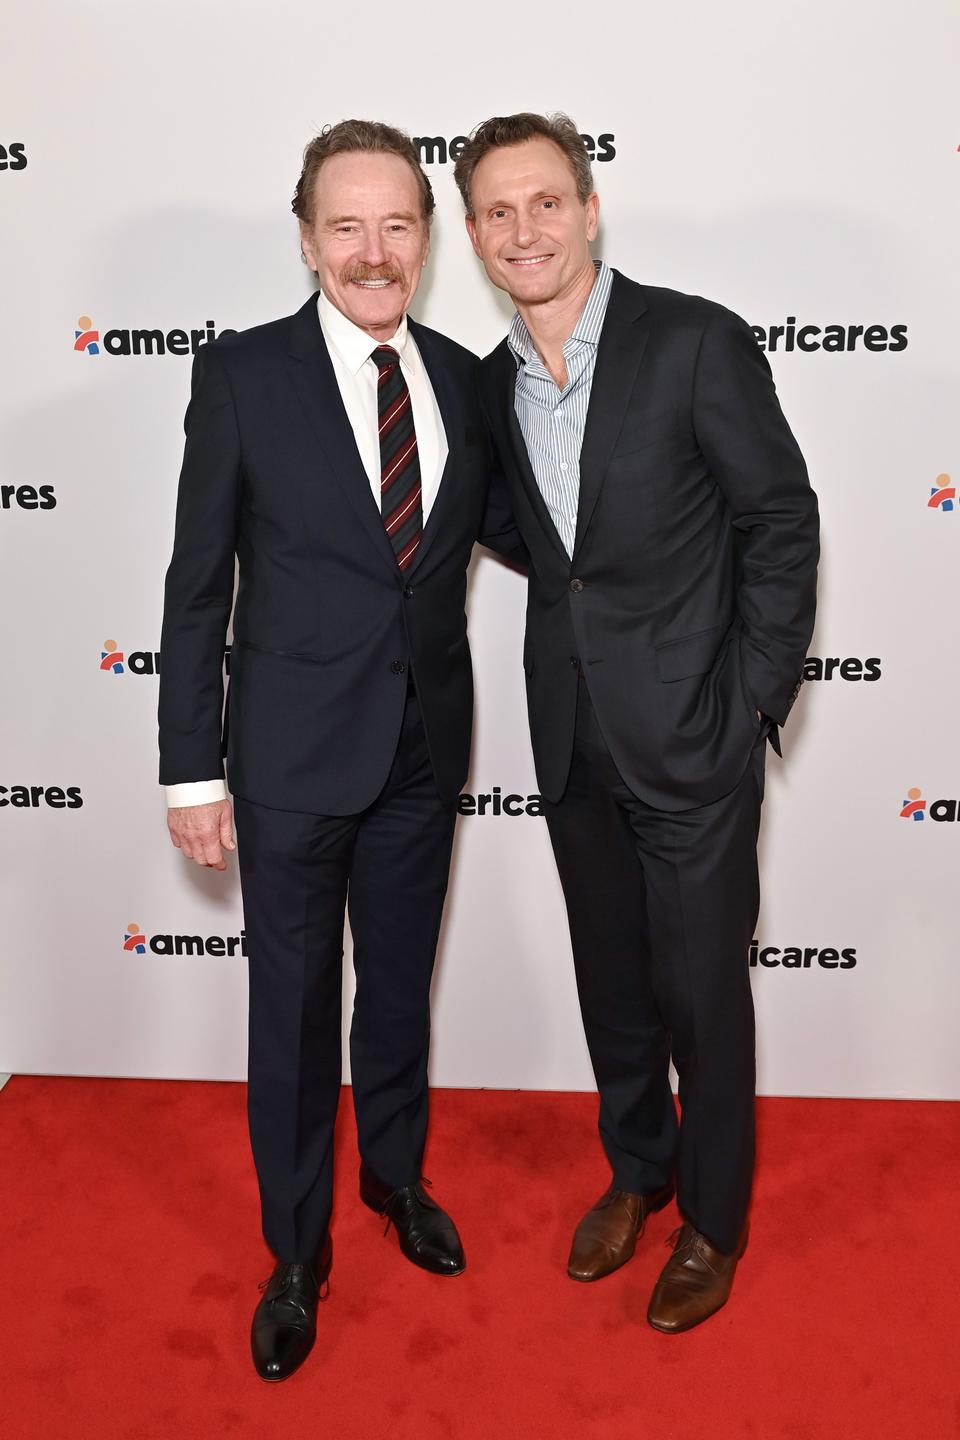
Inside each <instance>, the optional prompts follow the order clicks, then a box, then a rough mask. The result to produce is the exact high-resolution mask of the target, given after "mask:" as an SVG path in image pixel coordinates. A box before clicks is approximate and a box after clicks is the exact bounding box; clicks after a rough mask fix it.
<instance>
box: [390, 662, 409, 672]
mask: <svg viewBox="0 0 960 1440" xmlns="http://www.w3.org/2000/svg"><path fill="white" fill-rule="evenodd" d="M406 668H407V667H406V665H404V663H403V661H402V660H391V662H390V669H391V670H392V671H393V673H394V675H402V674H403V672H404V670H406Z"/></svg>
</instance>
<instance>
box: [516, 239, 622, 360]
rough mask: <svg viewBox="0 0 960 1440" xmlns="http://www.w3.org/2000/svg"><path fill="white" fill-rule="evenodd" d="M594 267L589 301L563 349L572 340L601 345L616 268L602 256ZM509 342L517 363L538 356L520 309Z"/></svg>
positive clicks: (535, 358)
mask: <svg viewBox="0 0 960 1440" xmlns="http://www.w3.org/2000/svg"><path fill="white" fill-rule="evenodd" d="M593 267H594V269H595V270H596V272H597V276H596V279H595V280H594V282H593V289H592V290H591V291H590V294H589V295H588V296H587V303H586V304H585V305H584V307H583V309H582V310H581V312H580V318H579V319H578V320H577V323H576V325H575V326H574V327H573V334H572V335H571V336H570V338H569V340H567V341H565V342H564V347H563V348H564V351H566V348H567V346H568V345H572V344H579V343H583V344H586V345H598V344H599V343H600V331H601V330H602V329H603V319H604V316H605V315H606V313H607V303H608V301H609V299H610V288H611V286H612V284H613V271H612V270H611V269H610V266H609V265H607V264H606V262H605V261H603V260H594V262H593ZM507 344H508V345H509V346H510V349H511V350H512V351H513V353H514V356H515V357H516V361H517V364H518V365H521V364H522V365H527V364H530V363H531V361H535V360H537V359H538V358H539V357H538V355H537V348H536V346H535V345H534V343H533V341H532V340H531V338H530V331H529V330H528V329H527V327H526V325H524V323H523V321H522V319H521V318H520V314H519V312H517V314H515V315H514V317H513V323H512V324H511V326H510V331H509V333H508V335H507Z"/></svg>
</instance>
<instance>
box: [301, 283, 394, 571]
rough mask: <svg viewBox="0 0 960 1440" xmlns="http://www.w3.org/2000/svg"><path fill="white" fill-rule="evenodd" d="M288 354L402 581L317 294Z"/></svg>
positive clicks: (366, 523) (313, 423)
mask: <svg viewBox="0 0 960 1440" xmlns="http://www.w3.org/2000/svg"><path fill="white" fill-rule="evenodd" d="M289 353H290V358H291V364H290V372H291V377H292V380H293V384H294V388H295V389H296V392H297V396H298V398H299V400H300V403H301V404H302V406H303V408H304V411H305V413H306V416H307V420H308V421H309V423H310V427H311V429H312V430H313V433H314V435H315V437H316V439H317V443H318V445H319V446H320V449H321V450H322V452H323V455H324V456H325V458H326V460H327V462H328V468H329V472H330V474H331V475H332V476H333V478H334V479H335V480H336V481H337V483H338V484H339V485H340V488H341V489H342V490H343V493H344V494H345V495H346V497H347V499H348V500H349V501H350V504H351V505H352V506H353V508H354V510H355V512H356V515H357V519H358V520H359V521H360V523H361V524H362V526H363V528H364V529H365V530H366V532H367V534H368V535H369V536H370V539H371V541H372V542H373V544H374V545H375V546H376V548H377V549H378V550H379V552H380V553H381V555H382V556H383V557H384V559H385V560H386V561H387V562H388V564H389V565H390V566H391V568H392V569H393V570H395V571H396V573H397V577H398V581H399V575H400V572H399V570H397V562H396V557H395V555H394V553H393V547H392V546H391V544H390V540H389V537H388V536H387V532H386V529H385V527H384V524H383V519H382V517H381V515H380V511H379V510H378V509H377V504H376V501H375V500H374V498H373V492H372V490H371V489H370V481H369V479H368V477H367V472H366V470H365V469H364V468H363V461H362V460H361V459H360V452H359V450H358V449H357V442H356V440H355V439H354V438H353V430H352V429H351V427H350V421H349V420H348V418H347V412H346V410H345V409H344V408H343V400H342V398H341V395H340V387H339V385H338V384H337V377H336V375H335V373H334V369H333V363H332V361H331V359H330V356H329V354H328V353H327V346H326V342H325V341H324V338H323V331H322V330H321V329H320V318H319V316H318V315H317V307H316V299H315V298H314V299H311V300H309V301H308V302H307V304H306V305H304V307H303V308H302V309H301V310H299V311H298V312H297V314H296V315H295V316H294V323H293V337H292V341H291V344H290V347H289ZM308 483H309V477H308Z"/></svg>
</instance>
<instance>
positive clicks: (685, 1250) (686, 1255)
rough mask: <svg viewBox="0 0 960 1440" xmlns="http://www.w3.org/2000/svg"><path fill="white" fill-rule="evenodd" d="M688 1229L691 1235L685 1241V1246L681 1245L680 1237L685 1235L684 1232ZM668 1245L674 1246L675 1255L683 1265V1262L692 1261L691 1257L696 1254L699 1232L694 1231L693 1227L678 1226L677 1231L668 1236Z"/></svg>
mask: <svg viewBox="0 0 960 1440" xmlns="http://www.w3.org/2000/svg"><path fill="white" fill-rule="evenodd" d="M687 1229H689V1234H688V1235H687V1238H686V1240H684V1242H683V1244H680V1243H679V1241H680V1237H681V1235H682V1234H683V1232H684V1230H687ZM666 1243H667V1244H668V1245H672V1246H673V1248H674V1254H675V1255H676V1256H677V1257H678V1258H679V1259H680V1261H681V1263H683V1261H685V1260H689V1259H690V1256H691V1255H692V1254H693V1253H694V1251H695V1249H696V1247H697V1232H696V1231H695V1230H694V1228H693V1226H692V1225H691V1226H687V1225H678V1226H677V1228H676V1230H674V1231H672V1232H671V1234H669V1235H668V1236H667V1240H666Z"/></svg>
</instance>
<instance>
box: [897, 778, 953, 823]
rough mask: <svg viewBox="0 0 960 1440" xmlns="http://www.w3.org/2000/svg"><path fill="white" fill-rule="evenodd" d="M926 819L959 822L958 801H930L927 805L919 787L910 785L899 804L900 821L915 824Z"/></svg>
mask: <svg viewBox="0 0 960 1440" xmlns="http://www.w3.org/2000/svg"><path fill="white" fill-rule="evenodd" d="M927 818H929V819H931V820H937V821H940V822H941V823H943V822H944V821H947V822H952V821H955V820H960V801H958V800H932V801H931V802H930V803H929V804H928V803H927V801H926V800H924V798H923V791H922V790H921V789H920V788H919V786H917V785H911V787H910V789H909V790H908V791H907V794H906V797H905V798H904V799H903V800H902V801H901V802H900V819H901V820H913V821H914V822H915V823H916V822H922V821H924V820H926V819H927Z"/></svg>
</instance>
